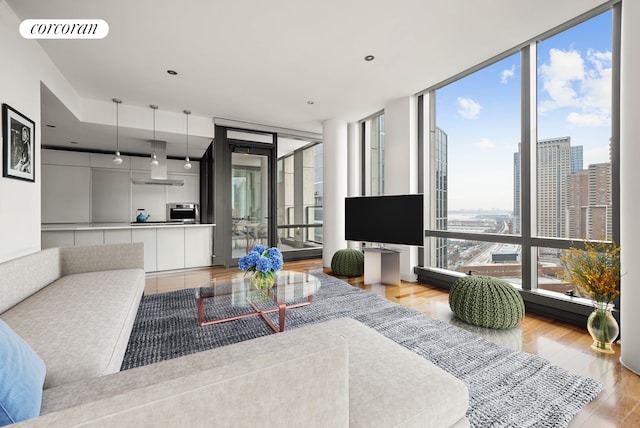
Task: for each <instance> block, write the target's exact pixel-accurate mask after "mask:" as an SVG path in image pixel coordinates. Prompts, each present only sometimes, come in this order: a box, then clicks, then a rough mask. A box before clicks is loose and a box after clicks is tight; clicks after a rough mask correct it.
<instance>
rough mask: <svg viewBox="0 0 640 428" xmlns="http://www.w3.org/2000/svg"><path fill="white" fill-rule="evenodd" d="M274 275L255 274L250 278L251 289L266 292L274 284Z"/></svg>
mask: <svg viewBox="0 0 640 428" xmlns="http://www.w3.org/2000/svg"><path fill="white" fill-rule="evenodd" d="M275 279H276V278H275V274H270V273H264V272H255V273H254V274H253V276H252V277H251V283H252V284H253V288H255V289H257V290H268V289H269V288H271V287H273V284H274V283H275Z"/></svg>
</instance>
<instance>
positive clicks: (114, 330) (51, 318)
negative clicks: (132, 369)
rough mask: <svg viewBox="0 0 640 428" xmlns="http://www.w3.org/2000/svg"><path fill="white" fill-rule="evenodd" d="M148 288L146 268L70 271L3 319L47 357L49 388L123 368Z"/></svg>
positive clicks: (47, 383) (44, 357)
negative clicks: (145, 289)
mask: <svg viewBox="0 0 640 428" xmlns="http://www.w3.org/2000/svg"><path fill="white" fill-rule="evenodd" d="M143 291H144V271H142V270H141V269H124V270H110V271H102V272H87V273H80V274H75V275H68V276H63V277H62V278H60V279H58V280H57V281H55V282H53V283H52V284H50V285H49V286H48V287H45V288H43V289H41V290H40V291H38V292H37V293H35V294H33V295H32V296H31V297H30V298H28V299H26V300H23V301H22V302H20V303H19V304H17V305H16V306H14V307H12V308H11V309H9V310H8V311H6V312H4V313H3V314H2V319H3V320H4V321H5V322H6V323H7V324H9V325H10V326H11V327H12V328H13V329H14V330H15V331H16V333H17V334H19V335H20V336H21V337H22V338H24V339H25V340H26V341H27V342H28V343H29V344H30V345H31V346H32V347H33V349H34V350H35V351H36V352H37V353H38V355H40V357H41V358H42V359H43V360H44V362H45V364H46V366H47V376H46V379H45V384H44V387H45V389H46V388H51V387H53V386H56V385H61V384H64V383H69V382H73V381H75V380H78V379H83V378H87V377H95V376H102V375H105V374H108V373H114V372H117V371H119V370H120V366H121V364H122V359H123V357H124V353H125V351H126V347H127V343H128V341H129V336H130V334H131V329H132V326H133V322H134V320H135V316H136V312H137V310H138V305H139V303H140V298H141V296H142V293H143Z"/></svg>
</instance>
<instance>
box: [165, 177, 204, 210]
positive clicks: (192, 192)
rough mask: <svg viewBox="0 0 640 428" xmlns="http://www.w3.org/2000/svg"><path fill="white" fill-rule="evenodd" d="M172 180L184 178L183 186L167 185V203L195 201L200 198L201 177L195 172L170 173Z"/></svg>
mask: <svg viewBox="0 0 640 428" xmlns="http://www.w3.org/2000/svg"><path fill="white" fill-rule="evenodd" d="M168 178H170V179H172V180H182V181H183V182H184V185H183V186H166V187H165V189H166V191H167V195H166V198H167V203H171V202H195V203H198V201H199V200H200V177H199V176H197V175H193V174H169V175H168Z"/></svg>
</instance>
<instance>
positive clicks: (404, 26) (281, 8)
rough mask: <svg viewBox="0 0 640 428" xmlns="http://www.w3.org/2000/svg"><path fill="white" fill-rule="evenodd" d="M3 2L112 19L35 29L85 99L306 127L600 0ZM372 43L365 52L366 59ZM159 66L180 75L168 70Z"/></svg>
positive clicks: (393, 93) (433, 76)
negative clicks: (51, 32) (102, 30)
mask: <svg viewBox="0 0 640 428" xmlns="http://www.w3.org/2000/svg"><path fill="white" fill-rule="evenodd" d="M6 1H7V3H8V4H9V5H10V7H11V8H12V9H13V11H14V12H15V13H16V14H17V15H18V17H19V18H20V19H29V18H84V19H103V20H105V21H106V22H107V23H108V24H109V28H110V30H109V34H108V36H107V37H106V38H104V39H102V40H81V41H80V40H42V41H39V43H40V44H41V46H42V47H43V48H44V50H45V51H46V53H47V54H48V55H49V56H50V58H51V59H52V60H53V62H54V63H55V64H56V65H57V67H58V68H59V69H60V71H61V72H62V74H63V75H64V76H65V77H66V78H67V79H68V81H69V82H70V84H71V85H72V86H73V88H74V89H75V90H76V91H77V92H78V94H79V96H80V97H81V98H83V99H89V100H99V101H104V102H110V100H111V99H112V98H113V97H118V98H121V99H123V100H124V102H125V103H126V104H128V105H132V106H139V107H148V105H149V104H157V105H159V106H160V109H161V110H168V111H175V112H181V111H182V110H183V109H185V108H186V109H190V110H191V111H192V112H193V115H198V116H204V117H211V118H214V117H216V118H225V119H231V120H240V121H244V122H251V123H259V124H263V125H269V126H275V127H283V128H288V129H295V130H301V131H306V132H316V133H320V132H322V122H323V121H324V120H327V119H331V118H339V119H344V120H347V121H350V122H351V121H357V120H359V119H361V118H363V117H365V116H368V115H370V114H372V113H374V112H376V111H379V110H381V109H383V108H384V106H385V104H387V103H388V102H389V101H391V100H393V99H396V98H399V97H404V96H407V95H410V94H414V93H416V92H419V91H421V90H423V89H425V88H427V87H430V86H432V85H435V84H437V83H438V82H440V81H442V80H444V79H446V78H449V77H450V76H453V75H456V74H458V73H460V72H462V71H464V70H465V69H468V68H469V67H472V66H474V65H476V64H478V63H480V62H483V61H485V60H487V59H489V58H492V57H493V56H495V55H498V54H500V53H502V52H504V51H506V50H508V49H510V48H512V47H513V46H516V45H518V44H520V43H522V42H524V41H526V40H529V39H531V38H533V37H535V36H537V35H539V34H541V33H543V32H545V31H547V30H549V29H551V28H553V27H555V26H557V25H560V24H562V23H564V22H566V21H568V20H569V19H571V18H573V17H575V16H578V15H580V14H582V13H584V12H586V11H588V10H590V9H592V8H594V7H596V6H598V5H600V4H602V3H606V1H605V0H563V1H557V0H535V1H534V0H518V1H514V0H485V1H477V0H447V1H443V0H395V1H394V2H390V1H388V0H385V1H381V0H323V1H310V0H297V1H296V0H270V1H264V0H235V1H221V0H185V1H182V2H177V1H168V0H108V1H107V0H83V1H78V0H47V1H42V0H6ZM368 54H372V55H375V60H374V61H372V62H366V61H364V59H363V58H364V56H365V55H368ZM168 69H173V70H176V71H177V72H178V73H179V74H178V75H177V76H170V75H168V74H167V73H166V70H168ZM51 97H52V98H51ZM308 100H312V101H314V104H312V105H310V104H308V103H307V101H308ZM56 102H57V103H58V104H56ZM42 108H43V111H42V121H43V123H51V122H50V120H53V118H54V117H56V116H60V117H62V118H63V119H64V121H63V122H58V123H64V124H66V125H64V126H63V128H69V129H68V130H67V131H65V132H69V134H68V135H66V134H63V133H62V132H60V131H61V130H60V129H58V128H56V130H57V135H59V136H58V137H52V136H51V135H48V133H49V131H48V130H47V128H45V127H43V128H42V138H43V140H42V141H43V144H52V145H57V144H60V145H65V144H67V145H68V141H70V140H71V138H80V137H81V136H83V135H85V134H86V133H90V135H92V137H93V138H95V135H96V133H98V134H103V135H104V138H105V140H104V143H102V144H103V146H104V147H103V149H104V150H112V148H113V129H109V128H110V127H109V126H105V125H102V126H100V125H89V124H85V127H84V129H83V124H81V123H80V122H78V121H77V120H75V123H74V117H73V115H72V114H71V113H70V112H68V111H67V113H68V114H69V115H71V116H70V117H69V116H65V115H64V111H63V112H58V113H56V111H54V110H59V109H60V108H61V105H60V103H59V101H57V98H56V97H55V96H54V95H53V94H51V93H49V94H47V93H46V91H43V107H42ZM58 119H60V118H58ZM61 120H62V119H61ZM96 127H97V128H96ZM75 128H78V129H75ZM74 132H75V133H76V134H74ZM141 132H142V131H140V130H138V134H136V132H135V130H128V129H124V130H123V132H122V133H121V136H122V138H124V144H125V147H122V146H121V149H122V151H127V150H128V148H127V145H128V144H129V143H128V142H127V140H128V139H131V140H132V141H133V140H135V139H139V140H146V141H147V142H148V139H149V136H148V135H146V136H145V135H142V134H141ZM107 135H108V137H107ZM85 136H86V135H85ZM211 137H213V136H211ZM172 138H173V139H176V140H180V141H184V135H182V136H177V135H174V136H173V137H172V136H170V135H165V136H164V137H163V136H159V137H158V139H165V140H167V142H168V146H167V150H168V154H169V155H180V153H178V151H179V147H180V146H179V145H176V146H175V150H176V153H172V145H171V139H172ZM121 141H122V140H121ZM191 141H192V139H190V144H191ZM193 141H194V143H193V144H194V147H198V148H197V149H196V148H194V150H202V151H203V150H204V149H203V147H206V146H207V145H208V143H209V142H210V139H209V138H196V137H193ZM140 144H142V143H141V142H140ZM132 147H133V146H132ZM182 147H183V146H182ZM131 150H133V148H132V149H131ZM143 152H144V150H143ZM194 156H195V154H194Z"/></svg>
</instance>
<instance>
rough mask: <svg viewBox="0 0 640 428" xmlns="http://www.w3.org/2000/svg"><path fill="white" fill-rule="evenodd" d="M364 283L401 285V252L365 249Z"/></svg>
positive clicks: (378, 248) (379, 248) (375, 248)
mask: <svg viewBox="0 0 640 428" xmlns="http://www.w3.org/2000/svg"><path fill="white" fill-rule="evenodd" d="M362 251H364V283H365V284H387V285H400V252H399V251H396V250H391V249H389V248H381V247H364V248H363V249H362Z"/></svg>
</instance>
